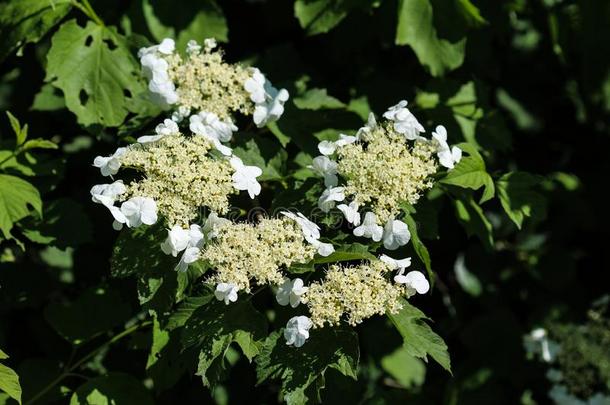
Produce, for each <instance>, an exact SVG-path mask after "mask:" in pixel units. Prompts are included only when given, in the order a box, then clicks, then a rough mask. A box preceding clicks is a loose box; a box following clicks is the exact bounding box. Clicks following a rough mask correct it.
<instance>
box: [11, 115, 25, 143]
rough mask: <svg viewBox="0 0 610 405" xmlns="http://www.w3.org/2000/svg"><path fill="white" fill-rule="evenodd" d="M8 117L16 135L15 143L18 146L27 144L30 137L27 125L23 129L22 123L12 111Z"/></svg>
mask: <svg viewBox="0 0 610 405" xmlns="http://www.w3.org/2000/svg"><path fill="white" fill-rule="evenodd" d="M6 115H7V116H8V120H9V122H10V123H11V128H12V129H13V132H14V133H15V138H16V139H15V143H16V145H17V146H19V145H21V144H22V143H23V142H25V140H26V139H27V137H28V126H27V124H26V125H25V126H24V127H23V128H21V123H20V122H19V120H18V119H17V117H15V116H14V115H13V114H11V112H10V111H7V112H6Z"/></svg>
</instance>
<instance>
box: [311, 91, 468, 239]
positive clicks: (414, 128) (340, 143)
mask: <svg viewBox="0 0 610 405" xmlns="http://www.w3.org/2000/svg"><path fill="white" fill-rule="evenodd" d="M383 117H384V118H385V119H387V120H389V121H392V123H393V128H394V130H395V131H396V132H397V133H399V134H402V135H403V136H404V137H405V140H407V141H418V142H429V143H433V144H434V145H435V147H436V151H437V157H438V159H439V163H440V164H441V165H442V166H444V167H446V168H448V169H452V168H453V167H454V166H455V164H456V163H458V162H459V161H460V159H461V155H462V151H461V150H460V149H459V148H458V147H457V146H453V147H452V148H449V145H448V144H447V131H446V129H445V128H444V127H443V126H438V127H436V132H433V133H432V138H433V140H432V141H429V140H427V139H426V138H424V137H423V136H421V135H420V134H421V133H424V132H425V129H424V127H423V126H422V125H421V124H420V123H419V121H417V118H415V116H414V115H413V114H412V113H411V111H409V109H408V108H407V101H405V100H402V101H400V102H399V103H398V104H396V105H394V106H392V107H390V108H389V109H388V111H386V112H385V113H384V114H383ZM377 126H378V124H377V121H376V120H375V116H374V115H373V114H372V113H371V114H370V115H369V119H368V122H367V124H366V125H365V126H363V127H362V128H360V129H359V130H358V131H357V133H356V135H354V136H351V135H345V134H340V135H339V139H338V140H336V141H334V142H331V141H322V142H320V143H319V145H318V150H319V151H320V153H321V156H318V157H316V158H314V159H313V162H312V165H311V166H310V168H311V169H312V170H313V171H314V172H315V173H316V174H318V175H319V176H321V177H323V178H324V185H325V187H326V189H325V190H324V192H323V193H322V195H321V196H320V198H319V199H318V207H319V208H320V209H321V210H322V211H324V212H329V211H330V210H331V209H332V208H334V207H335V205H336V204H337V203H338V202H343V201H344V200H345V198H346V196H345V188H344V187H342V186H339V176H338V174H339V173H338V163H337V162H336V161H334V160H332V159H331V157H332V156H333V155H335V154H336V153H337V151H338V150H339V149H341V148H343V147H345V146H346V145H351V144H354V143H358V142H361V141H362V138H363V136H364V137H365V136H366V134H369V133H371V131H373V130H374V129H376V128H377ZM337 208H338V209H339V210H340V211H341V212H342V213H343V214H344V216H345V219H346V220H347V221H348V222H349V223H351V224H352V225H354V226H355V228H354V230H353V233H354V235H356V236H359V237H366V238H370V239H373V241H375V242H379V241H381V240H382V239H383V244H384V246H385V248H386V249H389V250H395V249H397V248H398V247H400V246H403V245H405V244H407V243H408V242H409V240H410V238H411V234H410V233H409V229H408V227H407V225H406V224H405V223H404V222H402V221H399V220H396V219H394V218H390V219H389V220H388V221H387V222H386V223H385V226H383V227H382V226H380V225H379V221H378V218H377V215H376V214H375V213H374V212H372V211H369V212H366V214H365V215H364V219H362V218H361V213H360V212H359V211H358V210H359V208H360V206H359V204H358V203H357V202H356V201H352V202H350V203H348V204H346V203H343V204H339V205H338V206H337Z"/></svg>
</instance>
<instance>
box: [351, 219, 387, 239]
mask: <svg viewBox="0 0 610 405" xmlns="http://www.w3.org/2000/svg"><path fill="white" fill-rule="evenodd" d="M354 235H356V236H364V237H365V238H371V239H373V240H374V241H375V242H379V241H380V240H381V237H382V236H383V228H382V227H381V226H380V225H377V215H375V213H373V212H370V211H369V212H367V213H366V215H364V220H363V221H362V224H361V225H360V226H359V227H357V228H354Z"/></svg>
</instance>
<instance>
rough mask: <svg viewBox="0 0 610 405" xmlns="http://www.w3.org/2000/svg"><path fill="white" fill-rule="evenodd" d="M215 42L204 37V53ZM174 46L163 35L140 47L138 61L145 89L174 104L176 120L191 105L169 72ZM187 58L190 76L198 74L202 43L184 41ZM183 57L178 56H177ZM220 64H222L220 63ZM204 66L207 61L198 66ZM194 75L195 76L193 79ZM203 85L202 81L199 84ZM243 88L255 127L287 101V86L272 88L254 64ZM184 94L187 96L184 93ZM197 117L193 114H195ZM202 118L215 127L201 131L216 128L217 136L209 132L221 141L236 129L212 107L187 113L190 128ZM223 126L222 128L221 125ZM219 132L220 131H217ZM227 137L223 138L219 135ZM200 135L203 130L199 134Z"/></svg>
mask: <svg viewBox="0 0 610 405" xmlns="http://www.w3.org/2000/svg"><path fill="white" fill-rule="evenodd" d="M216 46H217V43H216V41H215V40H214V39H213V38H208V39H206V40H204V46H203V55H210V54H212V52H213V50H214V48H216ZM175 51H176V46H175V42H174V40H172V39H170V38H165V39H164V40H163V41H161V43H160V44H158V45H154V46H150V47H148V48H142V49H140V50H139V52H138V56H139V58H140V63H141V65H142V70H143V72H144V75H145V76H146V78H147V79H148V80H149V84H148V89H149V90H150V92H151V94H152V96H153V100H154V101H156V102H158V104H159V105H160V106H161V107H162V108H164V109H170V108H174V109H175V111H174V113H173V114H172V119H174V120H175V121H177V122H180V121H182V120H183V119H184V118H186V117H188V116H189V115H190V113H191V111H192V107H191V106H190V105H188V104H187V103H186V101H185V100H182V99H181V96H180V94H181V92H180V90H179V87H180V85H181V84H183V83H176V82H175V80H177V79H176V78H175V76H176V75H172V71H173V70H175V69H176V66H174V65H175V64H176V63H177V62H176V61H175V60H176V59H177V58H174V55H175ZM186 53H187V55H188V56H187V60H186V62H183V63H186V64H188V63H192V64H193V66H194V67H193V69H192V70H193V72H189V73H188V74H189V75H191V76H193V75H195V76H196V75H197V72H198V70H197V68H198V67H197V66H196V65H197V63H198V62H199V60H198V59H197V58H199V57H200V56H201V55H202V46H201V45H199V44H198V43H197V42H196V41H194V40H191V41H189V42H188V44H187V49H186ZM177 60H179V61H182V60H181V59H177ZM219 66H221V67H222V66H223V65H220V64H219ZM201 67H202V68H203V69H205V67H206V64H205V63H204V64H203V65H202V66H201ZM208 72H209V73H208V74H212V75H213V74H215V73H217V74H218V75H222V74H224V73H226V72H225V71H223V69H222V68H221V69H219V70H218V72H214V69H208ZM196 79H197V78H196V77H195V82H197V80H196ZM201 86H202V87H203V83H202V84H201ZM241 86H242V88H243V90H244V91H246V92H247V94H248V95H249V98H250V101H251V102H252V103H253V106H252V107H253V109H252V111H253V112H252V118H253V121H254V123H255V124H256V126H257V127H259V128H260V127H263V126H265V125H266V124H268V123H270V122H273V121H277V120H278V119H279V118H280V117H281V116H282V114H283V113H284V103H285V102H286V101H288V98H289V94H288V91H287V90H286V89H280V90H278V89H277V88H275V87H274V86H273V85H272V84H271V83H270V82H269V80H267V78H266V77H265V75H264V74H263V73H261V71H260V70H259V69H257V68H250V69H249V76H247V78H246V79H245V80H244V81H243V82H242V83H241ZM183 97H187V96H183ZM198 116H199V118H194V117H198ZM202 122H204V123H205V124H204V125H207V126H208V127H215V128H214V129H212V130H211V131H210V128H208V130H203V129H201V127H199V128H200V129H201V131H200V132H205V133H206V134H208V135H212V133H214V132H216V133H217V134H218V135H219V136H216V135H212V136H214V137H216V138H217V139H219V140H220V141H222V142H226V141H227V140H229V139H230V137H231V136H230V135H231V133H232V132H234V131H236V130H237V128H236V127H235V126H234V125H233V123H232V122H230V121H228V122H227V121H224V122H223V121H220V118H219V117H218V115H217V114H214V113H213V112H212V111H203V110H199V111H195V114H194V115H191V117H190V124H191V130H192V131H193V132H195V133H198V132H199V131H197V130H195V129H193V128H192V127H193V125H195V126H198V125H200V124H201V123H202ZM221 127H222V128H221ZM220 133H222V135H221V134H220ZM227 134H228V139H225V140H223V139H222V138H223V137H224V138H227V136H226V135H227ZM202 135H203V134H202Z"/></svg>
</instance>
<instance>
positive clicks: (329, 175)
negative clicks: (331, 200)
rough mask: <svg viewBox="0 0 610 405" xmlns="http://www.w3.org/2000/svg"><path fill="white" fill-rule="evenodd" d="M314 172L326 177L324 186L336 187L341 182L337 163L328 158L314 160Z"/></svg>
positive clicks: (319, 157) (312, 166)
mask: <svg viewBox="0 0 610 405" xmlns="http://www.w3.org/2000/svg"><path fill="white" fill-rule="evenodd" d="M309 167H310V168H311V169H312V170H313V171H314V172H316V173H317V174H319V175H320V176H322V177H324V186H326V187H334V186H336V185H337V183H338V182H339V179H338V177H337V162H335V161H332V160H330V159H329V158H328V157H326V156H318V157H316V158H314V159H313V161H312V164H311V166H309Z"/></svg>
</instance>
